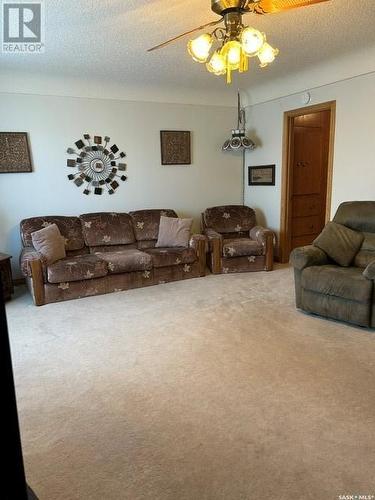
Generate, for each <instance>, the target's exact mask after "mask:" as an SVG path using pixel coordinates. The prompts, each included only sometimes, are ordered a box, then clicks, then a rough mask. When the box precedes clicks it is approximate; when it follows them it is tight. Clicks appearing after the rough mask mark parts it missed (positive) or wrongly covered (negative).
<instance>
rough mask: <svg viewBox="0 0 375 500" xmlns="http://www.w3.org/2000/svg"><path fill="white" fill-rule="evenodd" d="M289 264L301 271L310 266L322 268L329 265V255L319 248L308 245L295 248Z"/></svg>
mask: <svg viewBox="0 0 375 500" xmlns="http://www.w3.org/2000/svg"><path fill="white" fill-rule="evenodd" d="M289 262H290V263H291V264H292V266H293V267H294V268H296V269H298V270H299V271H302V270H303V269H305V268H306V267H310V266H322V265H324V264H328V263H329V258H328V255H327V254H326V253H325V252H323V250H321V249H320V248H318V247H314V246H313V245H307V246H305V247H299V248H295V249H294V250H293V251H292V253H291V254H290V259H289Z"/></svg>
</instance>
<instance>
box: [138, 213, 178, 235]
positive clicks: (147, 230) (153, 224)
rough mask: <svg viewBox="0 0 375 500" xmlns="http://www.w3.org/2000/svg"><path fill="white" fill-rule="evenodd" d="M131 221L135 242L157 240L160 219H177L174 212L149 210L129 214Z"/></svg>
mask: <svg viewBox="0 0 375 500" xmlns="http://www.w3.org/2000/svg"><path fill="white" fill-rule="evenodd" d="M129 215H130V216H131V218H132V221H133V227H134V233H135V237H136V239H137V241H144V240H157V239H158V236H159V223H160V217H161V216H164V217H177V214H176V212H175V211H174V210H170V209H150V210H136V211H134V212H129Z"/></svg>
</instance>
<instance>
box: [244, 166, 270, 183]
mask: <svg viewBox="0 0 375 500" xmlns="http://www.w3.org/2000/svg"><path fill="white" fill-rule="evenodd" d="M274 185H275V165H258V166H256V167H249V186H274Z"/></svg>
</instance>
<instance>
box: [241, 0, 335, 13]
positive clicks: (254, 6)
mask: <svg viewBox="0 0 375 500" xmlns="http://www.w3.org/2000/svg"><path fill="white" fill-rule="evenodd" d="M329 1H330V0H260V1H255V2H254V1H251V0H250V1H248V2H247V5H246V7H245V10H248V11H250V12H255V13H256V14H273V13H275V12H282V11H284V10H289V9H298V8H299V7H308V6H309V5H314V4H317V3H321V2H329Z"/></svg>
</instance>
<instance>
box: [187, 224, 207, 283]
mask: <svg viewBox="0 0 375 500" xmlns="http://www.w3.org/2000/svg"><path fill="white" fill-rule="evenodd" d="M189 246H190V248H194V250H195V252H196V254H197V257H198V261H199V274H200V276H205V275H206V253H207V251H208V242H207V238H206V236H205V235H204V234H193V235H192V237H191V238H190V242H189Z"/></svg>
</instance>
